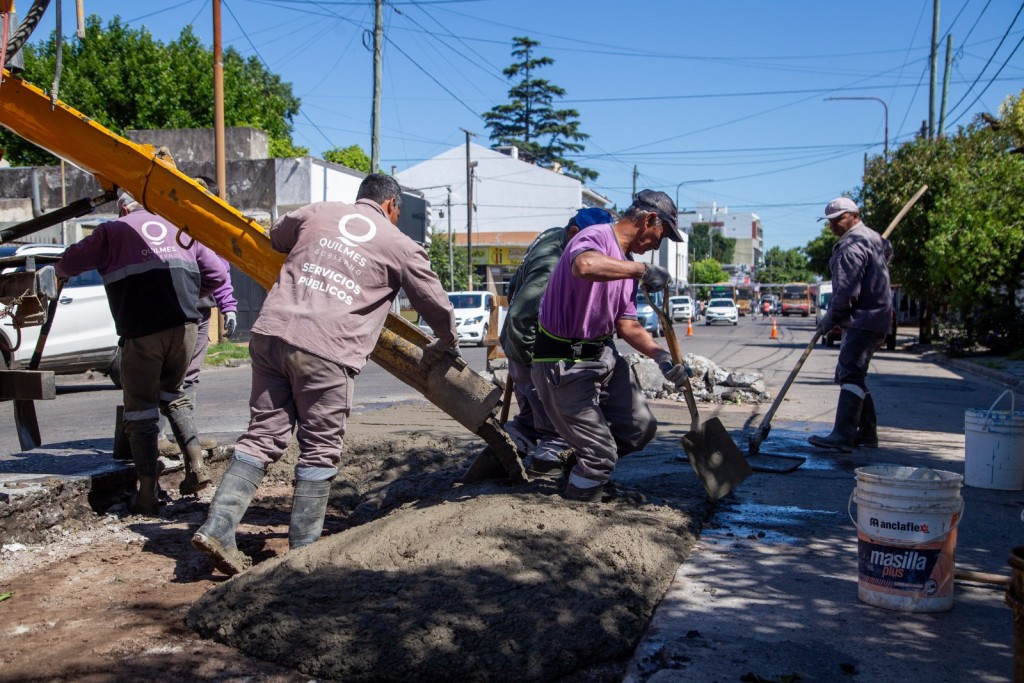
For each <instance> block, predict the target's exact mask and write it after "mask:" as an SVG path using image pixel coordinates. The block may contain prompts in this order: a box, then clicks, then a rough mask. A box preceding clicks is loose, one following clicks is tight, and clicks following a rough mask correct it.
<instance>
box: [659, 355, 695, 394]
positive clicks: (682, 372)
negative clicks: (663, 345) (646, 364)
mask: <svg viewBox="0 0 1024 683" xmlns="http://www.w3.org/2000/svg"><path fill="white" fill-rule="evenodd" d="M654 362H655V363H657V364H658V368H659V369H660V370H661V374H662V375H664V376H665V379H667V380H668V381H669V382H672V384H674V385H676V386H677V387H678V386H680V385H682V383H683V380H685V379H686V378H687V377H693V370H692V369H690V366H689V365H687V364H686V363H678V364H677V363H674V362H672V354H671V353H669V352H668V351H662V352H661V353H659V354H658V356H657V357H656V358H655V359H654Z"/></svg>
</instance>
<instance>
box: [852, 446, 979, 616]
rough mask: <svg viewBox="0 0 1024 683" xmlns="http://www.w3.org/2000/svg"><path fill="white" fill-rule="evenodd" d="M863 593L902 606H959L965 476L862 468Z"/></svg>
mask: <svg viewBox="0 0 1024 683" xmlns="http://www.w3.org/2000/svg"><path fill="white" fill-rule="evenodd" d="M855 472H856V475H857V486H856V488H855V489H854V490H853V493H852V494H851V495H850V503H856V504H857V516H856V517H854V516H853V513H852V512H851V513H850V519H851V520H852V521H853V523H854V525H855V526H856V527H857V558H858V559H857V597H858V598H859V599H860V600H861V601H862V602H866V603H867V604H869V605H875V606H876V607H884V608H886V609H895V610H902V611H904V612H942V611H945V610H948V609H950V608H952V607H953V565H954V562H955V555H956V528H957V525H959V524H960V518H961V516H962V514H963V508H964V503H963V498H961V496H960V485H961V484H962V483H963V477H962V476H960V475H959V474H956V473H955V472H944V471H942V470H933V469H930V468H927V467H900V466H898V465H873V466H871V467H858V468H857V469H856V470H855Z"/></svg>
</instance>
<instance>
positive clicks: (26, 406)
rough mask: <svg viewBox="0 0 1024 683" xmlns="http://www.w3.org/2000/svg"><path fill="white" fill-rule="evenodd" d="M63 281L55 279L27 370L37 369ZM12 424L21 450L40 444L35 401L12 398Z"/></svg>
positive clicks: (55, 312)
mask: <svg viewBox="0 0 1024 683" xmlns="http://www.w3.org/2000/svg"><path fill="white" fill-rule="evenodd" d="M64 282H65V281H64V280H62V279H61V280H58V281H57V293H56V295H55V296H54V297H53V298H52V299H50V303H49V306H48V307H47V311H46V322H44V323H43V326H42V327H41V328H39V338H38V339H37V340H36V348H35V351H33V352H32V359H31V360H29V362H28V369H29V370H38V369H39V361H40V360H41V359H42V357H43V347H44V346H46V337H47V336H49V334H50V328H51V327H53V318H54V316H56V315H57V304H58V303H60V301H59V300H60V293H61V290H62V289H64ZM14 426H15V429H17V431H18V443H19V444H20V445H21V450H22V451H30V450H32V449H33V448H38V447H39V446H41V445H42V443H43V441H42V438H41V437H40V435H39V420H38V418H37V417H36V404H35V402H33V401H31V400H28V399H23V398H21V399H15V400H14Z"/></svg>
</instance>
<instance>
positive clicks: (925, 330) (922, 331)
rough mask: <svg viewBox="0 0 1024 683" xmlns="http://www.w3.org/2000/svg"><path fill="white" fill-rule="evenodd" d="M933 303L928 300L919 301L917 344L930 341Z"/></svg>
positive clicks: (929, 342)
mask: <svg viewBox="0 0 1024 683" xmlns="http://www.w3.org/2000/svg"><path fill="white" fill-rule="evenodd" d="M933 305H934V304H932V302H931V301H929V300H922V301H921V313H920V316H919V318H918V325H917V334H918V343H919V344H931V343H932V321H933V318H934V315H933V311H932V308H933Z"/></svg>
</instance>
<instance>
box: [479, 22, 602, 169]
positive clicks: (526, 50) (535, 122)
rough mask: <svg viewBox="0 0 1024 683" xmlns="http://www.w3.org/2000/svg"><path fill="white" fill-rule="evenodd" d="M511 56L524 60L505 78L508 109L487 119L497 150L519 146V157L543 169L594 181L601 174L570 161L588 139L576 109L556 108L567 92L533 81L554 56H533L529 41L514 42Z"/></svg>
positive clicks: (487, 115) (503, 107)
mask: <svg viewBox="0 0 1024 683" xmlns="http://www.w3.org/2000/svg"><path fill="white" fill-rule="evenodd" d="M512 44H513V46H514V47H513V49H512V56H513V57H515V58H517V59H519V60H520V61H518V62H515V63H513V64H512V65H511V66H509V67H507V68H506V69H505V70H504V71H503V72H502V73H504V74H505V77H506V78H508V79H509V80H510V81H513V84H512V87H511V88H509V91H508V97H509V100H510V101H509V102H508V103H507V104H499V105H498V106H496V107H494V108H493V109H491V110H490V111H488V112H485V113H484V115H483V118H484V121H485V125H486V126H487V127H488V128H489V129H490V131H491V133H490V138H491V141H492V142H494V143H495V144H497V145H515V146H516V147H518V148H519V154H520V157H521V158H523V159H525V160H527V161H531V162H533V163H536V164H539V165H541V166H547V167H554V166H555V165H556V164H557V165H558V166H560V167H561V168H563V169H565V173H566V175H569V176H572V177H574V178H577V179H579V180H596V179H597V175H598V174H597V172H596V171H594V170H592V169H589V168H584V167H583V166H580V165H578V164H577V163H575V162H574V161H571V160H569V159H567V158H566V154H568V153H571V152H576V153H578V152H582V151H583V149H584V146H583V145H582V144H580V141H582V140H586V139H587V138H589V137H590V136H589V135H587V134H586V133H583V132H581V131H580V122H579V115H580V114H579V112H578V111H576V110H575V109H555V108H554V106H553V102H554V100H555V98H556V97H564V96H565V89H564V88H561V87H559V86H557V85H554V84H552V83H550V82H548V81H546V80H544V79H541V78H535V77H534V72H536V71H537V70H538V69H540V68H541V67H544V66H548V65H550V64H554V63H555V60H553V59H551V58H550V57H534V56H533V49H534V48H535V47H537V46H538V45H540V43H539V42H537V41H536V40H531V39H530V38H528V37H525V36H519V37H516V38H513V39H512Z"/></svg>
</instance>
